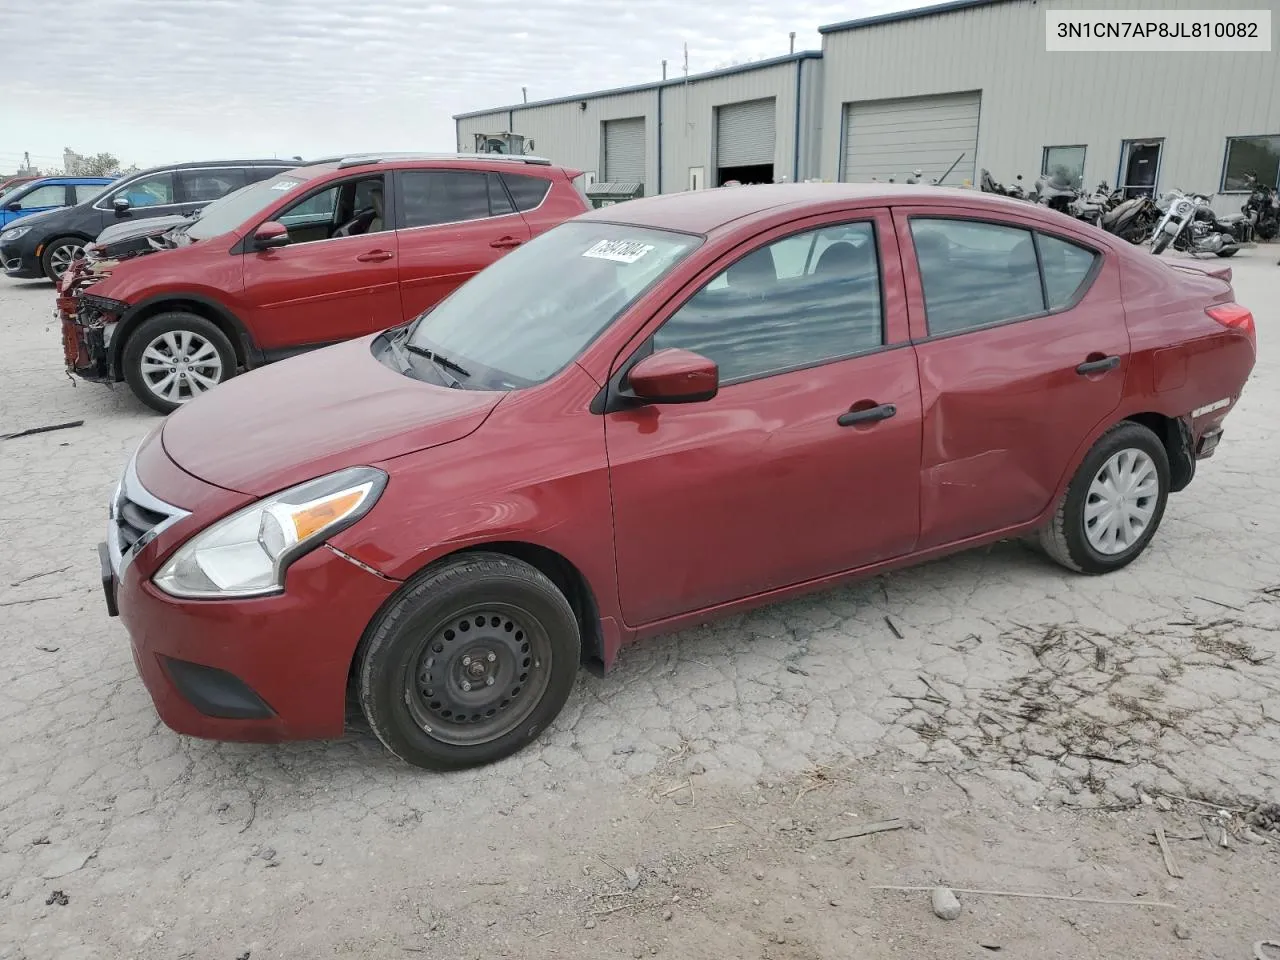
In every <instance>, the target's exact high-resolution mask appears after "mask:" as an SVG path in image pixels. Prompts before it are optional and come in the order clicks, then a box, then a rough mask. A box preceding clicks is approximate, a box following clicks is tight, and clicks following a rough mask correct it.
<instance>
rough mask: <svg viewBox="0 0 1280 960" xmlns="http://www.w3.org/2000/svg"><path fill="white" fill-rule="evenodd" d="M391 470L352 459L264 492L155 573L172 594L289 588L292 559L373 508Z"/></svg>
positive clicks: (210, 595)
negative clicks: (358, 464)
mask: <svg viewBox="0 0 1280 960" xmlns="http://www.w3.org/2000/svg"><path fill="white" fill-rule="evenodd" d="M386 485H387V475H386V474H385V473H383V472H382V471H381V470H377V469H375V468H373V467H352V468H350V469H347V470H340V471H338V472H337V473H331V474H329V475H328V476H326V477H320V478H319V479H316V480H310V481H308V482H307V483H303V484H300V485H299V486H296V487H291V488H290V489H288V490H285V491H284V492H282V493H277V494H275V495H274V496H271V497H267V498H266V499H265V500H259V501H258V502H257V503H255V504H253V505H252V506H249V507H246V508H245V509H243V510H241V511H239V512H238V513H233V514H232V515H231V516H229V517H226V518H224V519H222V520H219V521H218V522H217V523H215V524H214V525H213V526H211V527H209V528H207V529H205V530H202V531H201V532H200V533H198V534H196V535H195V536H194V537H192V538H191V539H190V540H188V541H187V542H186V543H184V544H183V545H182V546H181V547H180V548H179V549H178V552H177V553H175V554H174V555H173V557H172V558H171V559H170V560H169V562H168V563H166V564H165V565H164V567H163V568H162V569H161V570H160V572H159V573H157V574H156V575H155V577H154V582H155V585H156V586H157V587H159V588H160V589H161V590H163V591H164V592H165V593H167V594H169V595H170V596H173V597H190V598H196V599H217V598H221V597H258V596H263V595H266V594H271V593H279V592H281V591H282V590H284V575H285V571H286V570H287V569H288V567H289V564H291V563H293V561H295V560H297V559H298V558H299V557H300V556H302V555H303V554H304V553H307V552H308V551H310V550H312V549H314V548H315V547H317V546H319V545H320V544H321V543H323V542H324V541H325V540H327V539H328V538H329V537H331V536H333V535H334V534H335V533H337V532H338V531H339V530H343V529H346V528H347V527H349V526H351V524H353V523H355V522H356V521H357V520H359V519H360V518H361V517H363V516H364V515H365V514H366V513H368V512H369V510H371V509H372V508H373V505H374V504H375V503H377V501H378V497H379V496H381V495H382V491H383V489H384V488H385V487H386Z"/></svg>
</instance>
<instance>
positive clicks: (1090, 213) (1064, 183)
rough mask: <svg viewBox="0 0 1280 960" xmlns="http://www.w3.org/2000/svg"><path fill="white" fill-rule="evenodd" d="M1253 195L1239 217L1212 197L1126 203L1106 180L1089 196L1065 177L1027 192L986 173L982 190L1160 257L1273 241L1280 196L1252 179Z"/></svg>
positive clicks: (1173, 194)
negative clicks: (1221, 211) (1218, 207)
mask: <svg viewBox="0 0 1280 960" xmlns="http://www.w3.org/2000/svg"><path fill="white" fill-rule="evenodd" d="M1249 183H1250V187H1251V192H1250V194H1249V199H1248V200H1247V201H1246V202H1245V203H1244V205H1243V206H1242V207H1241V209H1240V213H1238V214H1231V215H1229V216H1219V215H1217V214H1216V213H1214V211H1213V208H1212V206H1211V205H1210V200H1209V197H1208V196H1206V195H1204V194H1199V193H1183V192H1182V191H1181V190H1170V191H1168V192H1166V193H1164V194H1162V195H1160V196H1158V197H1156V198H1154V199H1153V198H1151V197H1147V196H1139V197H1130V198H1129V199H1125V196H1124V192H1123V191H1122V190H1119V189H1115V190H1113V189H1111V187H1110V186H1108V184H1107V183H1106V182H1105V181H1104V182H1102V183H1100V184H1098V186H1097V187H1096V188H1095V189H1094V190H1093V191H1092V192H1090V193H1086V192H1084V191H1080V190H1077V189H1076V188H1075V186H1074V185H1073V184H1072V183H1071V181H1070V179H1068V178H1067V177H1066V176H1065V175H1064V174H1063V173H1061V172H1055V173H1051V174H1045V175H1043V176H1041V177H1039V178H1038V179H1037V180H1036V183H1035V186H1034V188H1032V189H1031V190H1027V189H1026V188H1025V187H1023V185H1022V177H1021V176H1018V177H1017V182H1016V183H1014V185H1013V186H1011V187H1006V186H1005V185H1004V184H1002V183H998V182H996V180H995V179H994V178H993V177H992V176H991V174H990V172H989V171H987V170H983V171H982V175H981V179H980V181H979V187H980V189H981V190H982V191H983V192H984V193H998V194H1001V195H1003V196H1006V197H1013V198H1014V199H1016V200H1025V201H1027V202H1029V203H1038V204H1042V205H1044V206H1047V207H1049V208H1051V209H1053V210H1057V211H1059V212H1060V213H1065V214H1067V215H1068V216H1072V217H1075V218H1076V219H1078V220H1084V221H1085V222H1087V223H1091V224H1093V225H1094V226H1096V227H1100V228H1102V229H1103V230H1106V231H1107V232H1108V233H1113V234H1115V235H1116V236H1118V237H1121V238H1123V239H1124V240H1127V241H1128V242H1129V243H1132V244H1144V243H1150V244H1151V252H1152V253H1154V254H1157V255H1158V254H1161V253H1163V252H1164V251H1165V250H1166V249H1168V248H1169V247H1173V249H1175V250H1178V251H1180V252H1184V253H1189V254H1191V255H1193V256H1202V255H1210V254H1213V255H1216V256H1219V257H1230V256H1234V255H1235V254H1236V253H1237V252H1238V251H1239V250H1240V249H1241V248H1242V247H1245V246H1251V245H1252V244H1253V243H1254V241H1255V240H1271V239H1274V238H1275V237H1276V235H1277V234H1280V194H1277V191H1276V188H1275V187H1268V186H1266V185H1265V184H1260V183H1259V182H1258V180H1257V178H1256V177H1255V176H1253V175H1250V176H1249Z"/></svg>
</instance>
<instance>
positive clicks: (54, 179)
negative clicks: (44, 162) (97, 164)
mask: <svg viewBox="0 0 1280 960" xmlns="http://www.w3.org/2000/svg"><path fill="white" fill-rule="evenodd" d="M117 179H119V178H118V177H81V176H77V175H75V174H69V173H68V174H63V173H53V174H50V175H49V176H47V177H35V178H34V179H32V180H30V181H29V182H28V183H29V184H36V183H114V182H115V181H116V180H117Z"/></svg>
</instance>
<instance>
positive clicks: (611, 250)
mask: <svg viewBox="0 0 1280 960" xmlns="http://www.w3.org/2000/svg"><path fill="white" fill-rule="evenodd" d="M652 251H653V244H651V243H641V242H640V241H639V240H601V241H600V242H599V243H597V244H595V245H593V246H591V247H589V248H588V249H587V250H586V251H585V252H584V253H583V254H582V255H583V256H584V257H591V258H593V259H595V260H612V261H613V262H614V263H635V262H636V261H637V260H639V259H640V258H641V257H643V256H645V255H647V254H649V253H651V252H652Z"/></svg>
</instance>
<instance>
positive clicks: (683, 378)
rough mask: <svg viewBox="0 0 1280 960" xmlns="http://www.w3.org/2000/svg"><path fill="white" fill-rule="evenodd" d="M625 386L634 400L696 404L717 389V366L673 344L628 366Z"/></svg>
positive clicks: (718, 385) (718, 376) (710, 396)
mask: <svg viewBox="0 0 1280 960" xmlns="http://www.w3.org/2000/svg"><path fill="white" fill-rule="evenodd" d="M626 386H627V387H628V388H629V389H630V392H631V394H632V396H634V397H635V398H636V399H638V400H646V401H648V402H649V403H700V402H701V401H703V400H710V399H711V398H712V397H714V396H715V395H716V392H717V391H718V390H719V389H720V368H719V367H717V366H716V363H715V361H714V360H708V359H707V358H706V357H704V356H701V355H700V354H696V353H692V352H691V351H689V350H680V349H677V348H674V347H673V348H669V349H666V350H659V351H658V352H657V353H654V354H650V355H649V356H647V357H645V358H644V359H643V360H641V361H640V362H639V363H637V364H636V365H635V366H634V367H632V368H631V370H630V372H629V373H628V374H627V381H626Z"/></svg>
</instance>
